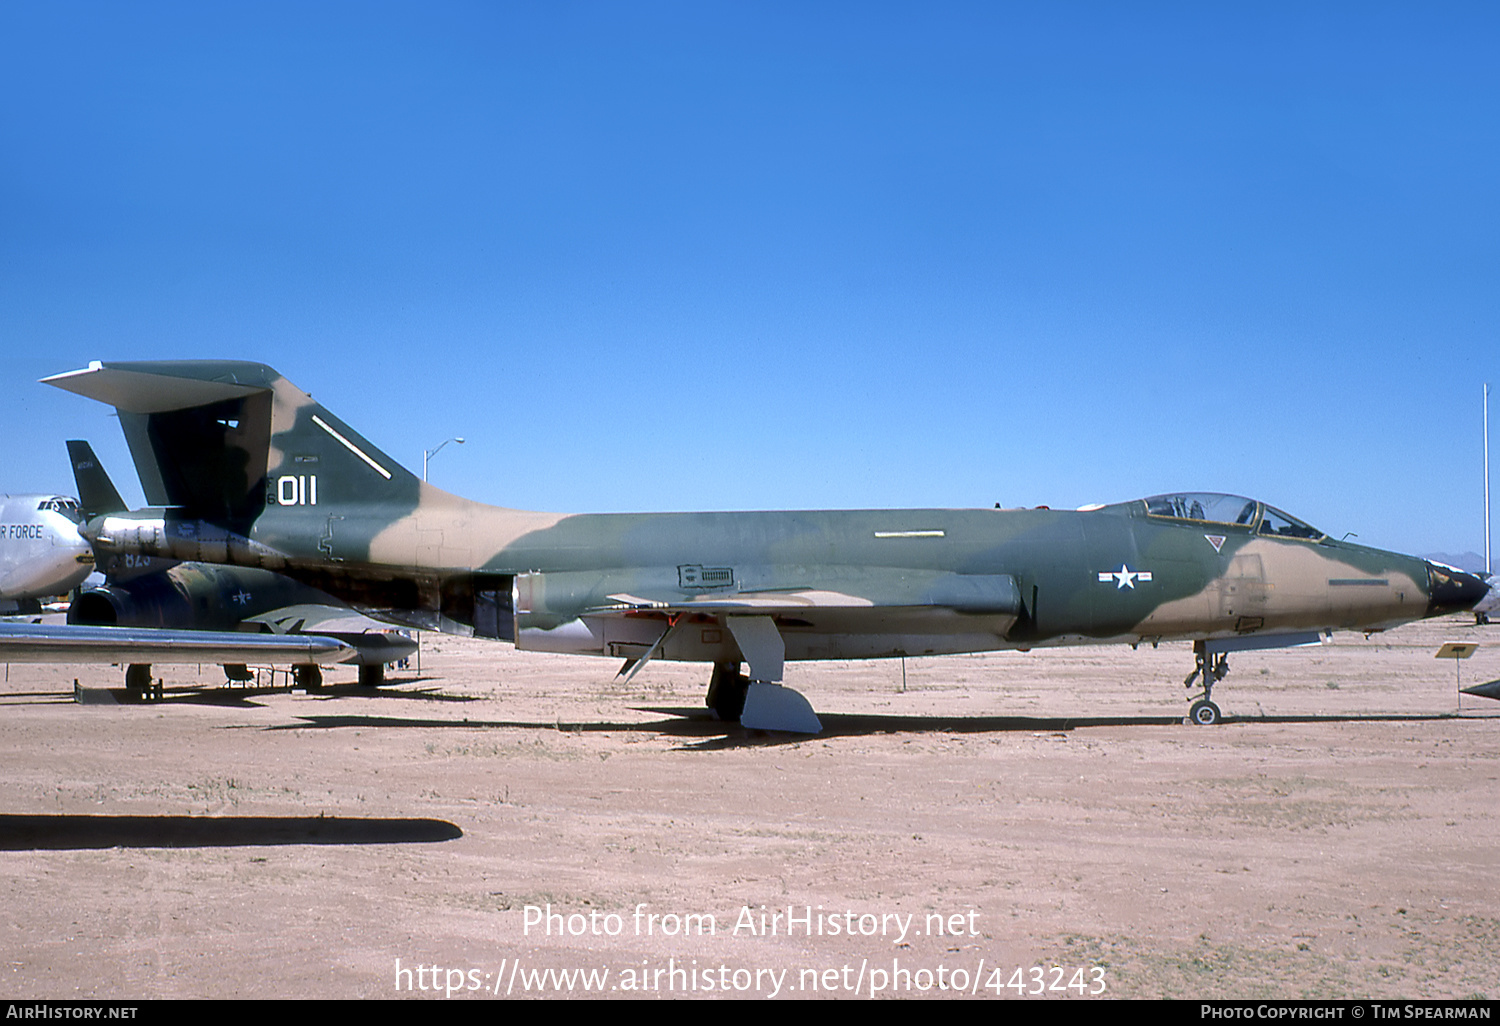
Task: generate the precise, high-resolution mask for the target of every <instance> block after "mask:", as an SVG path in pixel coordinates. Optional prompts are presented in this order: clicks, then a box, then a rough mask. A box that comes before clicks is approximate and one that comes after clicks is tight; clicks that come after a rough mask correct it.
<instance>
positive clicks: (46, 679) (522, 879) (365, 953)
mask: <svg viewBox="0 0 1500 1026" xmlns="http://www.w3.org/2000/svg"><path fill="white" fill-rule="evenodd" d="M1445 641H1479V642H1481V647H1480V649H1479V650H1478V652H1477V653H1476V654H1475V655H1474V657H1473V658H1472V659H1470V660H1468V661H1467V662H1465V663H1462V664H1461V665H1460V666H1459V667H1458V668H1457V671H1458V672H1457V675H1456V673H1455V665H1454V663H1453V662H1451V661H1440V660H1438V659H1435V658H1434V654H1435V653H1436V651H1437V649H1438V647H1439V645H1440V644H1441V643H1443V642H1445ZM1230 662H1231V666H1232V672H1231V673H1230V675H1229V676H1228V678H1227V679H1226V680H1225V681H1224V682H1223V683H1222V684H1220V685H1219V687H1218V688H1217V689H1216V691H1215V699H1216V700H1217V701H1218V702H1219V704H1220V705H1221V707H1222V708H1223V710H1224V713H1225V716H1226V722H1225V723H1223V724H1221V725H1219V726H1217V727H1196V726H1190V725H1186V724H1184V723H1183V722H1182V717H1183V715H1184V714H1185V712H1186V709H1187V701H1186V698H1187V695H1188V692H1187V691H1186V690H1185V689H1184V688H1183V686H1182V679H1183V677H1184V676H1185V675H1186V674H1187V672H1188V671H1189V670H1190V669H1191V668H1192V655H1191V651H1190V648H1189V646H1187V645H1185V644H1175V645H1168V644H1163V645H1162V646H1161V647H1160V648H1159V649H1152V648H1150V647H1149V646H1142V647H1141V648H1140V649H1138V650H1132V649H1130V648H1128V647H1109V648H1075V649H1055V650H1038V651H1034V652H1030V653H1021V652H1004V653H995V654H988V655H977V656H962V657H943V658H923V659H909V660H907V661H906V663H905V666H904V667H903V666H902V664H901V663H899V662H895V661H891V662H850V663H828V664H792V665H791V666H790V667H789V673H788V683H790V684H792V685H793V686H795V687H797V688H798V689H799V690H801V691H802V692H803V693H804V694H805V695H806V696H807V697H808V698H809V700H810V701H811V702H812V704H813V707H814V708H815V709H816V710H817V711H818V713H819V714H820V715H821V716H822V718H823V722H824V725H825V728H826V729H825V731H824V733H823V734H821V735H819V736H815V737H802V736H791V735H778V734H768V733H763V732H756V731H748V730H745V729H743V728H741V727H739V726H738V725H734V724H724V723H720V722H717V721H715V720H714V719H713V718H712V717H711V716H709V715H708V713H707V711H706V710H705V709H704V708H703V694H704V685H705V683H706V680H707V672H706V670H707V668H706V667H702V666H686V665H678V664H665V663H654V664H652V665H651V666H649V667H647V668H646V669H645V671H644V672H643V673H641V674H640V675H639V676H638V677H637V678H636V679H634V680H633V681H631V682H630V684H629V685H625V686H622V685H620V684H619V683H617V682H616V679H615V677H614V673H615V670H616V669H617V667H616V665H615V664H614V663H612V662H605V661H599V660H591V659H582V658H572V657H563V656H548V655H537V654H528V653H520V652H516V651H514V650H513V649H512V648H511V647H510V646H508V645H502V644H498V643H493V642H484V641H474V640H468V639H459V638H451V637H441V636H433V635H425V636H424V637H423V639H422V649H421V668H420V671H419V670H417V669H416V667H415V666H413V667H412V668H410V669H407V670H402V671H396V672H395V673H393V675H392V678H391V680H392V684H391V686H388V687H386V688H384V689H381V690H379V691H376V692H370V691H363V690H361V689H360V688H358V687H357V686H355V685H354V683H353V678H354V672H353V670H352V669H338V670H335V671H333V672H331V673H330V674H329V684H328V685H327V686H325V687H324V688H323V689H322V690H321V691H317V692H314V693H304V692H302V691H300V690H298V691H292V690H290V689H288V688H286V687H285V686H278V687H275V688H270V687H252V688H238V689H230V688H226V687H224V686H223V673H222V671H220V670H219V669H218V668H217V667H212V666H205V667H202V668H201V669H199V668H195V667H163V668H161V672H162V676H163V677H164V678H165V682H166V692H165V696H164V698H163V700H161V701H159V702H153V703H144V704H129V703H125V702H124V701H123V690H122V672H121V670H120V669H118V668H115V667H108V666H22V665H14V666H9V667H7V668H5V679H4V681H3V682H0V744H3V752H4V760H5V773H4V774H3V780H0V887H3V889H4V899H3V902H0V908H3V911H0V938H3V941H0V950H3V965H0V981H3V982H0V994H3V995H4V996H5V997H8V998H27V999H40V998H228V997H237V998H283V997H296V998H305V997H313V998H323V997H328V998H395V997H402V998H415V999H426V1000H454V1001H459V1000H484V999H493V998H495V997H496V996H502V997H503V996H507V995H508V996H511V997H522V996H529V997H554V996H565V995H570V996H583V995H586V994H603V995H606V996H620V997H629V996H649V997H658V996H681V995H690V996H721V995H724V994H726V993H727V994H728V995H730V996H737V997H756V998H760V997H766V998H769V997H811V996H836V997H848V996H856V995H857V996H870V995H872V994H873V995H875V996H899V997H935V996H950V997H968V998H972V999H976V1000H977V999H984V998H988V999H993V998H1009V999H1014V998H1047V999H1060V1000H1096V999H1098V998H1100V997H1103V998H1159V997H1167V998H1229V997H1294V998H1295V997H1371V998H1469V997H1490V998H1493V997H1495V996H1496V995H1497V990H1500V983H1497V976H1500V817H1497V815H1496V810H1497V807H1500V702H1493V701H1489V700H1486V699H1482V698H1475V697H1471V696H1463V698H1462V701H1461V702H1460V698H1459V695H1458V692H1457V687H1456V679H1458V678H1461V682H1462V684H1463V685H1465V686H1467V685H1470V684H1474V683H1478V682H1482V681H1486V680H1492V679H1495V678H1497V677H1500V628H1496V627H1478V628H1476V627H1475V626H1474V625H1473V620H1472V617H1470V618H1450V619H1445V620H1437V621H1431V622H1427V623H1422V624H1415V625H1411V626H1408V627H1405V628H1401V629H1399V630H1395V631H1391V632H1389V633H1386V634H1377V635H1375V636H1373V637H1370V638H1365V637H1363V636H1361V635H1357V634H1355V635H1339V636H1337V637H1336V638H1335V639H1334V641H1333V642H1332V643H1329V644H1325V645H1322V646H1315V647H1311V648H1305V649H1297V650H1287V651H1267V652H1258V653H1246V654H1241V655H1237V656H1231V658H1230ZM903 671H904V684H903ZM75 680H76V681H77V682H78V690H77V692H76V697H78V698H81V699H82V701H75V688H74V681H75ZM278 684H281V682H280V681H278ZM710 931H711V932H710Z"/></svg>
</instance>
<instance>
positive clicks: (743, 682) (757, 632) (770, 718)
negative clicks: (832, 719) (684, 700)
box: [708, 616, 823, 734]
mask: <svg viewBox="0 0 1500 1026" xmlns="http://www.w3.org/2000/svg"><path fill="white" fill-rule="evenodd" d="M724 623H725V626H727V627H728V628H729V632H730V633H731V634H732V635H734V641H735V644H736V645H738V646H739V649H740V653H741V654H742V655H743V656H744V659H745V662H747V663H749V664H750V666H749V669H750V672H749V673H748V674H742V673H740V664H739V663H737V662H734V663H727V662H726V663H715V664H714V675H713V678H712V679H711V680H710V681H709V684H708V707H709V708H710V709H712V710H713V711H714V712H715V714H717V715H718V717H719V719H721V720H739V721H740V726H742V727H749V728H751V729H752V730H779V731H787V732H789V733H793V734H817V733H819V732H821V731H822V729H823V724H822V723H821V722H819V720H818V716H817V714H816V713H814V712H813V710H812V706H811V705H809V704H808V702H807V699H806V698H803V697H802V695H801V693H799V692H797V691H794V690H793V689H791V688H789V687H786V686H784V685H783V684H782V683H781V677H782V669H783V666H784V664H785V662H786V645H785V643H784V642H783V641H782V640H781V632H780V631H779V630H777V628H776V621H775V620H774V619H773V618H771V617H769V616H727V617H725V618H724Z"/></svg>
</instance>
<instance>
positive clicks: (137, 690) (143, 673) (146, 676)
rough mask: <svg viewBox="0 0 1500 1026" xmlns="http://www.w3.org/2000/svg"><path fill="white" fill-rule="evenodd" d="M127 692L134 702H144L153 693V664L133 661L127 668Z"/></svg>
mask: <svg viewBox="0 0 1500 1026" xmlns="http://www.w3.org/2000/svg"><path fill="white" fill-rule="evenodd" d="M125 693H126V695H127V696H129V698H130V700H131V701H133V702H144V701H146V700H147V699H148V698H149V697H150V695H151V665H150V664H149V663H131V664H130V665H129V666H127V667H126V668H125Z"/></svg>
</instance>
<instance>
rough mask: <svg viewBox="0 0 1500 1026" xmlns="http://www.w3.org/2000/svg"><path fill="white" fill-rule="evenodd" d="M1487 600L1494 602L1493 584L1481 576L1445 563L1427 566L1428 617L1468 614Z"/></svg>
mask: <svg viewBox="0 0 1500 1026" xmlns="http://www.w3.org/2000/svg"><path fill="white" fill-rule="evenodd" d="M1486 599H1489V600H1490V601H1491V602H1493V596H1492V594H1491V589H1490V584H1488V583H1486V581H1485V580H1484V578H1483V577H1481V576H1479V575H1478V574H1471V573H1469V572H1468V571H1467V570H1459V569H1457V568H1455V567H1451V566H1444V565H1443V564H1441V563H1431V562H1429V563H1428V564H1427V615H1428V616H1441V615H1442V614H1444V613H1463V612H1468V611H1469V610H1471V609H1474V608H1475V607H1476V606H1478V605H1479V604H1480V603H1481V602H1484V601H1485V600H1486Z"/></svg>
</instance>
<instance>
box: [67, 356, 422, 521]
mask: <svg viewBox="0 0 1500 1026" xmlns="http://www.w3.org/2000/svg"><path fill="white" fill-rule="evenodd" d="M43 380H44V382H45V383H46V384H49V385H55V386H57V387H58V388H62V389H66V390H67V391H70V392H76V393H78V394H79V395H84V396H88V397H89V398H91V399H97V400H99V401H101V402H105V403H108V404H110V405H112V406H114V407H115V409H116V410H117V411H118V413H119V415H120V423H121V426H122V427H123V428H124V430H125V438H126V441H127V442H128V443H129V445H130V454H131V456H132V458H133V459H134V460H135V465H136V471H137V472H138V473H139V474H140V477H141V486H142V488H143V489H144V490H145V493H146V501H147V502H149V503H150V504H152V505H154V506H173V507H177V515H178V516H182V517H192V518H196V519H200V520H205V521H208V522H210V523H213V524H218V525H221V526H223V527H226V528H229V529H231V530H235V531H240V532H246V531H248V529H249V527H250V525H251V524H253V523H254V522H255V520H256V519H257V518H259V517H260V515H261V514H262V513H263V512H265V511H266V509H267V508H268V507H289V506H290V507H303V508H307V510H306V511H307V512H311V513H320V514H330V515H332V514H336V513H339V512H340V510H341V509H342V508H343V507H347V506H361V507H363V506H372V505H373V506H379V507H381V512H382V513H394V514H400V513H404V512H408V511H410V510H412V509H414V508H415V507H416V505H417V502H418V498H419V496H418V493H419V490H420V487H421V482H420V481H419V480H418V479H417V478H416V477H415V476H413V475H412V474H411V473H410V472H408V471H407V470H406V469H405V468H403V467H401V466H400V465H399V464H397V463H396V462H395V461H394V460H392V459H391V458H390V457H389V456H387V455H386V454H385V453H383V452H381V451H380V450H379V449H377V448H376V447H375V446H373V445H371V444H370V443H369V442H368V441H367V440H366V439H364V438H363V437H361V436H360V435H359V434H358V433H357V432H355V431H354V430H353V429H352V428H350V427H349V426H348V425H346V424H345V423H344V422H343V421H341V420H339V419H338V418H337V417H335V416H333V415H332V414H331V413H329V412H328V411H327V410H325V409H323V407H321V406H319V405H318V404H317V403H316V402H314V401H313V399H312V397H311V396H309V395H308V394H307V393H305V392H303V391H301V390H300V389H298V388H297V387H296V386H295V385H293V384H292V383H291V382H289V381H287V380H286V378H284V377H282V376H281V375H280V374H278V373H277V372H276V371H274V370H272V369H271V368H270V367H267V366H265V365H264V364H259V363H242V362H238V361H227V360H222V361H219V360H196V361H163V362H144V363H100V362H94V363H91V364H89V366H88V367H87V368H85V369H83V370H78V371H71V372H69V373H66V374H58V375H56V376H54V377H50V378H45V379H43ZM80 487H81V486H80ZM310 507H317V509H311V508H310ZM286 512H291V511H290V510H288V511H286Z"/></svg>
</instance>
